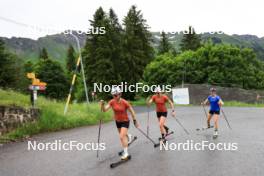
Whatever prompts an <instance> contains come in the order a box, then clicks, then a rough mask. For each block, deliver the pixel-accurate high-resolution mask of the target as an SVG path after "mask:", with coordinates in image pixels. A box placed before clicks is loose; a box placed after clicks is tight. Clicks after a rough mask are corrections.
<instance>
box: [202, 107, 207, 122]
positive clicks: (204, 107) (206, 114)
mask: <svg viewBox="0 0 264 176" xmlns="http://www.w3.org/2000/svg"><path fill="white" fill-rule="evenodd" d="M202 106H203V110H204V114H205V118H206V120H207V113H206V110H205V107H204V104H202Z"/></svg>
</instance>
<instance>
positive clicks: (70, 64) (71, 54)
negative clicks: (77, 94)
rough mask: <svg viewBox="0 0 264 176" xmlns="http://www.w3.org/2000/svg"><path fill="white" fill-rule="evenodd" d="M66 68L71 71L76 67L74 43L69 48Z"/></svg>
mask: <svg viewBox="0 0 264 176" xmlns="http://www.w3.org/2000/svg"><path fill="white" fill-rule="evenodd" d="M66 68H67V70H68V72H69V73H72V72H74V70H75V68H76V53H75V50H74V48H73V46H72V45H70V46H69V48H68V50H67V60H66Z"/></svg>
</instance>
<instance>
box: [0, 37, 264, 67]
mask: <svg viewBox="0 0 264 176" xmlns="http://www.w3.org/2000/svg"><path fill="white" fill-rule="evenodd" d="M75 35H76V36H77V37H78V38H79V41H80V45H81V47H83V46H84V44H85V40H86V35H84V34H82V35H79V34H77V33H75ZM152 35H153V46H154V47H157V46H158V44H159V40H160V33H159V32H152ZM168 37H169V41H170V42H171V43H172V45H173V46H174V47H175V48H176V49H177V51H179V44H180V42H181V39H182V34H168ZM201 38H202V40H203V41H206V40H208V39H212V41H213V42H214V43H227V44H232V45H235V46H239V47H248V48H252V49H253V50H254V51H255V52H256V54H257V57H258V58H259V59H261V60H263V61H264V37H262V38H258V37H257V36H254V35H236V34H234V35H227V34H209V33H204V34H202V35H201ZM0 39H3V40H4V42H5V43H6V46H7V48H8V50H10V51H11V52H13V53H15V54H17V55H18V56H19V57H20V58H21V59H23V60H32V61H36V60H37V59H38V56H39V51H40V50H41V49H42V48H43V47H45V48H46V49H47V51H48V53H49V56H50V57H51V58H53V59H55V60H57V61H59V62H60V63H62V64H65V59H66V54H67V49H68V47H69V45H70V44H72V45H73V46H74V47H75V49H76V41H75V40H74V38H73V37H72V36H71V35H64V34H55V35H48V36H45V37H41V38H39V39H38V40H32V39H27V38H15V37H12V38H10V39H9V38H3V37H2V38H1V37H0Z"/></svg>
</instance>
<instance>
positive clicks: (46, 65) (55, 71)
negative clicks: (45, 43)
mask: <svg viewBox="0 0 264 176" xmlns="http://www.w3.org/2000/svg"><path fill="white" fill-rule="evenodd" d="M36 74H37V78H39V79H40V80H41V81H43V82H46V83H47V89H46V90H45V92H44V94H45V95H46V96H47V97H50V98H55V99H64V98H65V97H66V96H67V93H68V88H69V82H68V80H67V77H66V74H65V72H64V70H63V68H62V67H61V65H60V63H58V62H56V61H52V60H51V59H47V60H40V61H39V62H38V63H37V65H36Z"/></svg>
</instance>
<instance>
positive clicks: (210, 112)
mask: <svg viewBox="0 0 264 176" xmlns="http://www.w3.org/2000/svg"><path fill="white" fill-rule="evenodd" d="M209 114H211V115H214V114H217V115H219V114H220V111H212V110H210V111H209Z"/></svg>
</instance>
